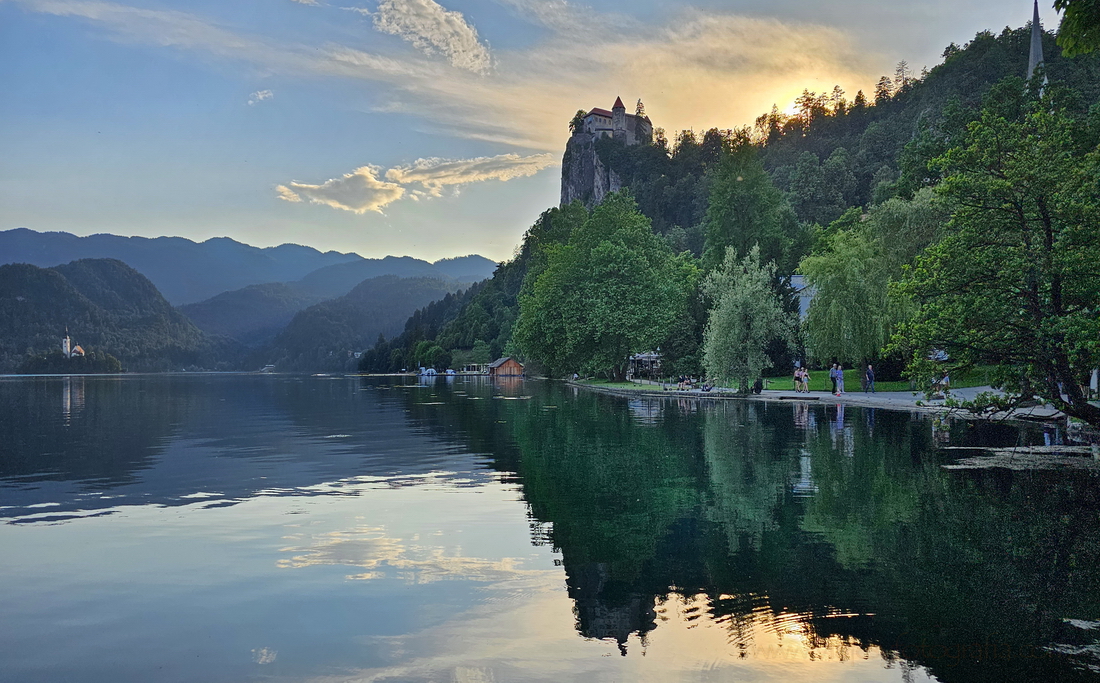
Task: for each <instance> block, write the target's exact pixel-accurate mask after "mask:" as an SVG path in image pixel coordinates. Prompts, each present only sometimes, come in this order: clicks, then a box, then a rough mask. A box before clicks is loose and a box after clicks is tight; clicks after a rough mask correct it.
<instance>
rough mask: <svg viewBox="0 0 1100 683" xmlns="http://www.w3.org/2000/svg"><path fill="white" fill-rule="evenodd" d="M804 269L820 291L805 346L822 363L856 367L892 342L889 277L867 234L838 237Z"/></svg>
mask: <svg viewBox="0 0 1100 683" xmlns="http://www.w3.org/2000/svg"><path fill="white" fill-rule="evenodd" d="M799 269H800V270H801V271H802V273H803V274H804V275H805V276H806V283H807V284H808V285H809V286H811V287H813V288H814V290H815V294H814V299H813V301H812V302H811V303H810V310H809V311H808V313H807V315H806V348H807V350H808V351H809V353H810V355H811V356H812V357H813V358H814V359H816V360H818V361H820V362H829V361H834V360H837V361H841V362H845V363H856V362H859V361H865V360H870V359H874V358H877V357H878V352H879V349H881V348H882V347H884V346H885V345H886V343H887V342H888V341H889V339H890V332H891V322H892V321H891V319H890V318H891V316H890V303H889V301H888V300H887V289H886V285H887V282H888V281H889V276H890V273H889V271H888V270H887V268H886V267H885V263H884V259H883V257H882V254H881V253H880V252H879V251H878V249H877V245H876V244H875V242H874V241H873V240H872V239H871V238H870V236H869V235H867V234H866V232H865V231H862V230H844V231H841V232H839V233H837V234H836V235H834V236H833V237H832V238H831V239H829V242H828V249H827V251H825V252H824V253H821V254H817V255H813V256H807V257H806V258H805V259H803V260H802V264H801V265H800V266H799Z"/></svg>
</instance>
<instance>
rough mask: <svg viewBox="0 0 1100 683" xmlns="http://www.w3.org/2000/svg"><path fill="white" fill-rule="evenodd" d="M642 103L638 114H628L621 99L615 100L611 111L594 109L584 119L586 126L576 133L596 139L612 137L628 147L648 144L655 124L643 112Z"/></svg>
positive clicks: (639, 104)
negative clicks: (585, 134) (593, 136)
mask: <svg viewBox="0 0 1100 683" xmlns="http://www.w3.org/2000/svg"><path fill="white" fill-rule="evenodd" d="M641 104H642V101H641V100H638V113H637V114H627V113H626V107H625V106H624V105H623V100H622V98H621V97H616V98H615V104H614V105H613V106H612V107H611V111H607V110H606V109H600V108H599V107H596V108H593V109H592V111H590V112H588V114H587V115H585V117H584V125H583V126H581V128H580V129H579V130H578V131H576V132H574V135H576V134H578V133H587V134H590V135H595V136H596V137H601V138H604V137H610V138H616V139H619V140H622V141H623V142H625V143H626V144H628V145H637V144H640V143H648V142H650V141H651V140H652V139H653V124H652V123H650V121H649V117H648V116H646V115H645V113H643V112H642V107H641Z"/></svg>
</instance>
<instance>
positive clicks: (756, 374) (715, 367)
mask: <svg viewBox="0 0 1100 683" xmlns="http://www.w3.org/2000/svg"><path fill="white" fill-rule="evenodd" d="M775 270H776V267H775V263H774V262H770V261H769V262H768V263H766V264H761V263H760V247H758V246H754V247H752V248H751V249H750V250H749V253H748V254H747V255H745V256H744V258H740V257H738V254H737V250H736V249H735V248H734V247H727V248H726V257H725V259H724V260H723V261H722V267H721V268H719V269H717V270H715V271H713V272H711V273H710V274H709V275H708V276H707V278H706V279H705V280H704V281H703V291H704V292H705V293H706V294H707V295H708V296H709V297H710V298H711V299H712V300H713V301H714V306H713V307H712V308H711V311H710V315H709V317H708V319H707V327H706V330H705V331H704V333H703V366H704V367H705V368H706V371H707V376H709V377H710V378H711V379H712V380H713V381H716V382H719V383H721V384H724V385H732V386H735V387H737V390H738V391H741V392H748V390H749V388H750V387H751V386H752V383H753V382H755V381H756V380H757V379H759V378H760V376H761V373H763V372H764V370H766V369H768V368H770V367H771V366H772V363H771V359H770V358H769V357H768V353H767V349H768V345H769V344H770V343H771V342H772V341H774V340H777V339H781V340H784V341H788V342H789V341H791V340H792V337H793V334H792V333H793V330H794V320H793V319H792V318H791V315H790V314H789V313H787V312H786V311H784V310H783V303H782V301H781V300H780V298H779V294H778V293H777V292H776V291H775V287H774V282H775Z"/></svg>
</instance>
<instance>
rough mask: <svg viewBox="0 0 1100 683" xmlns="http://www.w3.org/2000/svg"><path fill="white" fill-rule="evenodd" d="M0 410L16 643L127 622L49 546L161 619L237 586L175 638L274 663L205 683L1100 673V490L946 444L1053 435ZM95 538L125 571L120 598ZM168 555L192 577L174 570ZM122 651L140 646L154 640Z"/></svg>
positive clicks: (87, 393)
mask: <svg viewBox="0 0 1100 683" xmlns="http://www.w3.org/2000/svg"><path fill="white" fill-rule="evenodd" d="M0 409H3V410H4V413H3V414H5V415H8V416H11V417H10V419H0V444H4V446H3V448H4V450H3V451H2V455H0V520H6V521H8V522H9V523H11V524H9V525H8V526H7V527H5V528H4V529H13V528H15V527H14V526H13V525H19V531H20V532H22V535H13V534H14V532H10V531H8V532H6V533H7V535H6V536H5V538H8V539H13V540H17V541H20V543H23V544H24V545H20V548H22V549H23V551H24V552H23V553H21V554H20V553H17V554H15V556H13V555H9V556H8V558H7V559H5V560H4V561H3V562H5V563H7V564H4V563H0V578H4V579H5V580H6V582H7V585H10V586H14V587H15V588H16V592H17V593H18V594H20V595H26V596H27V598H26V605H24V603H23V602H20V603H19V604H20V605H21V606H20V607H19V610H11V611H8V612H5V613H4V614H5V615H6V617H5V618H6V619H7V624H8V625H7V626H3V627H0V636H5V634H7V635H8V636H11V637H16V636H15V635H13V634H17V633H24V632H25V633H32V634H33V633H38V632H39V630H40V631H41V633H43V634H50V633H53V630H51V628H50V627H47V626H41V628H40V629H39V630H35V624H36V623H38V622H36V621H35V618H33V617H31V616H28V615H34V614H36V612H35V610H45V609H47V607H46V606H37V607H36V606H34V604H35V600H34V599H32V598H34V596H37V595H41V593H38V592H36V591H49V595H51V596H54V597H51V598H50V600H53V601H58V603H57V606H56V614H65V613H73V614H76V615H77V617H76V618H77V620H78V621H79V619H94V617H93V616H92V615H94V614H97V613H112V614H113V613H114V612H113V610H123V609H124V608H123V607H120V606H119V605H126V604H129V603H128V602H127V600H131V598H126V599H123V598H121V597H119V595H122V593H120V594H119V595H113V596H111V599H104V600H100V601H99V602H96V601H95V600H94V599H91V598H89V597H88V595H87V594H86V592H85V591H89V590H92V589H91V588H89V587H88V586H85V587H84V588H82V589H81V590H80V591H77V590H76V589H75V588H71V587H70V588H65V587H66V586H70V585H71V583H72V582H74V581H76V579H66V580H56V581H55V580H51V581H46V580H45V579H41V578H37V577H35V576H34V572H35V571H37V570H38V568H39V567H40V566H41V565H40V563H37V562H36V561H35V557H34V555H33V553H34V552H39V550H40V548H39V546H37V545H36V544H35V543H33V542H31V541H32V540H33V539H40V538H41V539H45V538H56V539H68V540H69V542H67V543H63V544H58V545H57V546H56V548H58V549H61V548H64V549H66V552H72V553H77V555H75V556H74V557H73V558H72V559H71V561H72V562H74V563H76V566H81V567H84V568H85V569H84V570H82V571H87V572H89V574H90V575H93V576H98V579H97V580H98V581H99V582H107V583H109V582H110V581H112V580H120V581H121V580H122V579H115V578H114V577H115V575H116V574H118V575H121V576H122V577H124V579H125V581H123V583H125V584H126V585H127V590H133V589H132V588H131V585H133V584H136V585H138V586H143V587H144V588H143V591H148V593H145V592H142V593H141V594H140V595H138V594H135V595H134V597H133V598H132V600H134V601H137V602H140V600H141V599H143V597H144V599H151V598H149V596H152V595H157V596H158V598H157V599H158V600H159V599H162V598H160V597H159V595H160V594H159V593H157V592H156V591H157V589H156V585H157V581H156V580H154V579H153V578H152V577H155V576H159V575H161V574H164V573H167V575H168V578H166V579H165V581H166V582H168V583H172V581H180V580H181V579H182V577H190V576H197V577H199V580H200V582H201V581H206V582H210V583H211V584H215V583H217V582H218V581H226V579H225V578H224V577H227V576H228V577H234V581H236V583H234V582H233V581H228V582H227V583H226V584H225V587H224V589H221V590H219V591H213V590H212V589H211V592H210V593H209V594H203V595H200V596H199V597H197V598H195V597H186V598H184V597H180V598H179V599H178V600H177V601H176V602H169V603H168V604H165V605H163V606H162V607H163V610H162V611H163V612H164V613H166V614H176V613H177V612H187V610H188V609H195V611H196V612H203V617H202V619H204V620H210V618H211V615H213V618H214V619H215V620H221V621H223V622H225V623H229V622H233V621H234V620H244V621H245V622H247V628H246V627H244V626H242V627H240V628H239V630H240V631H241V632H245V633H253V632H255V633H257V634H262V635H263V637H260V635H256V636H255V637H254V638H252V640H249V641H248V642H244V641H243V640H241V642H237V640H240V638H239V637H238V638H234V637H230V636H224V640H225V641H226V642H227V643H228V642H233V643H234V648H236V649H235V650H234V651H235V652H239V654H240V661H239V662H238V663H236V664H232V665H226V666H225V668H223V669H219V671H222V673H221V674H219V675H218V676H211V675H210V674H211V670H210V669H204V668H202V667H201V666H200V665H199V664H196V665H194V666H198V667H200V668H197V669H187V668H181V669H180V671H186V672H187V673H188V674H189V675H180V676H177V678H180V679H188V678H189V679H192V680H195V679H211V678H221V679H223V680H240V679H241V678H246V677H248V676H249V675H253V674H249V673H248V671H249V670H246V669H242V668H239V667H242V666H252V667H260V669H257V671H259V670H261V669H262V671H264V672H268V673H265V674H263V675H265V676H267V675H273V674H271V672H275V671H279V672H281V673H280V674H279V675H280V676H281V677H284V678H295V679H300V678H305V677H309V676H313V675H319V674H321V673H324V672H331V671H332V670H334V669H336V670H340V671H347V672H351V673H349V674H348V676H347V677H351V678H354V677H363V678H371V677H373V678H374V679H375V680H399V679H400V680H437V679H451V680H464V679H465V680H562V679H574V678H580V679H598V678H600V677H601V676H605V677H610V678H620V679H622V678H627V679H631V680H634V679H642V678H646V677H654V678H655V679H659V680H681V679H694V678H697V677H698V676H700V675H703V674H702V673H701V672H705V671H708V670H710V669H714V670H716V671H717V670H720V671H722V673H721V674H716V675H724V676H727V677H728V676H732V675H738V676H744V677H749V678H753V677H755V678H760V679H771V680H796V679H800V678H801V679H804V680H822V679H827V678H830V677H832V678H834V679H837V680H843V679H844V678H845V677H847V676H849V675H850V676H857V675H858V677H860V678H861V679H865V680H875V681H879V680H923V679H936V680H940V681H957V682H960V683H961V682H964V681H966V682H970V681H1003V680H1013V681H1055V680H1057V681H1062V680H1065V681H1072V680H1091V679H1094V678H1095V677H1096V674H1095V671H1094V669H1093V668H1090V667H1097V666H1098V665H1100V658H1097V654H1096V653H1097V652H1098V651H1100V648H1098V645H1097V641H1098V640H1100V629H1096V628H1094V626H1095V625H1096V624H1097V623H1098V622H1100V569H1098V567H1100V524H1098V522H1100V485H1098V480H1097V479H1096V478H1095V477H1094V476H1093V475H1092V473H1091V472H1089V471H1087V470H1062V471H1020V472H1013V471H1008V470H1005V469H990V470H967V471H948V470H945V469H943V467H941V465H943V464H945V463H948V462H950V461H951V459H952V458H953V454H956V453H967V454H972V451H965V450H961V451H954V450H944V449H943V448H942V447H944V446H951V447H952V448H962V449H967V448H973V447H980V446H990V445H996V446H1015V445H1020V444H1036V445H1042V444H1046V443H1048V442H1049V443H1052V444H1058V443H1064V441H1065V440H1066V439H1067V436H1066V435H1065V434H1063V433H1062V432H1060V431H1059V430H1054V429H1047V430H1044V429H1042V428H1039V427H1036V428H1027V429H1018V428H1016V427H1013V426H1009V425H997V424H987V423H972V422H967V421H964V420H932V419H929V418H928V417H927V416H923V415H919V414H908V413H901V412H892V411H882V410H877V411H876V410H866V409H858V408H851V407H848V408H847V409H845V407H844V406H843V404H840V405H837V404H835V403H834V404H829V403H825V404H814V403H809V402H801V401H800V402H794V403H793V404H778V403H754V402H743V401H723V402H713V403H705V402H704V403H700V402H696V401H691V400H685V399H683V398H681V397H675V398H673V397H663V396H655V397H652V398H648V397H647V398H645V399H636V400H628V399H623V398H617V397H608V396H602V395H595V394H591V393H587V392H578V391H576V390H575V389H574V388H572V387H561V386H558V385H556V384H552V383H543V382H534V381H530V380H522V379H519V378H508V379H504V380H495V381H494V380H490V379H488V378H462V377H460V378H453V377H451V378H444V377H441V378H431V379H428V378H423V379H416V378H410V379H409V380H407V381H406V380H403V379H400V378H396V379H390V378H369V379H366V378H364V379H360V378H340V377H316V378H308V377H285V376H264V377H251V376H248V377H243V376H242V377H220V376H208V377H146V378H142V377H132V378H125V379H107V378H87V379H81V378H72V379H64V378H45V379H28V380H4V381H0ZM1082 457H1089V456H1088V455H1085V456H1082ZM95 515H99V516H100V517H96V518H94V519H88V518H89V517H92V516H95ZM104 515H106V516H107V517H104ZM142 519H148V520H150V521H148V522H147V523H144V525H142V524H139V523H137V522H135V520H142ZM189 520H195V521H193V522H191V521H189ZM66 521H67V522H68V524H58V523H62V522H66ZM47 523H49V524H58V526H47ZM47 530H52V531H47ZM67 530H72V531H71V533H70V532H69V531H67ZM89 533H91V534H93V535H92V536H88V534H89ZM95 534H98V535H95ZM77 537H81V538H92V539H99V541H100V542H101V543H103V544H104V545H103V547H104V548H110V549H112V550H113V551H114V552H115V553H117V554H118V555H119V556H120V557H123V558H126V559H125V561H122V560H119V561H116V562H105V563H103V564H102V565H101V569H100V574H98V575H97V574H95V571H94V570H93V569H87V568H88V567H94V566H95V565H96V562H97V561H101V560H94V559H88V558H89V557H92V558H94V557H96V553H97V552H98V551H97V550H96V547H97V546H96V544H95V542H93V541H86V542H84V543H85V544H84V545H80V544H73V543H72V542H71V541H72V539H73V538H77ZM119 544H122V545H121V546H119ZM41 547H53V546H49V545H48V544H42V545H41ZM36 548H39V550H36ZM178 548H187V549H189V551H188V552H187V553H182V552H181V551H180V550H179V549H178ZM158 549H159V550H158ZM130 551H132V552H130ZM50 552H54V551H52V550H51V551H50ZM50 552H46V553H44V555H43V557H51V555H50ZM57 552H61V551H60V550H58V551H57ZM79 553H87V556H84V555H80V554H79ZM162 555H163V556H171V557H172V559H173V563H174V566H162V565H156V564H153V565H150V564H149V563H155V561H156V559H157V558H158V557H160V556H162ZM223 558H224V559H223ZM66 561H68V560H66ZM20 562H26V563H27V564H26V565H25V567H24V565H22V564H19V563H20ZM53 562H55V563H60V562H61V560H58V559H57V557H54V558H53ZM47 566H48V565H47ZM65 566H67V565H65ZM18 567H23V569H21V570H19V571H17V570H16V569H15V568H18ZM21 572H22V573H21ZM173 572H174V573H173ZM89 580H90V579H89ZM188 580H189V579H188ZM147 584H148V585H147ZM244 585H247V586H250V588H249V589H248V591H253V592H255V593H256V594H257V597H256V600H255V602H248V601H247V598H245V597H242V596H245V595H248V594H249V592H248V591H245V592H243V593H242V586H244ZM120 590H121V589H120ZM161 590H163V589H161ZM67 591H69V592H67ZM299 596H305V597H299ZM37 599H38V600H41V598H37ZM21 600H22V598H21ZM50 600H47V601H46V602H47V603H49V604H52V603H50ZM112 600H113V601H112ZM137 602H136V603H135V604H137ZM85 603H88V604H85ZM350 604H354V605H356V606H357V609H358V610H359V612H354V611H349V609H348V605H350ZM89 605H91V607H89ZM92 607H94V609H92ZM200 608H201V609H200ZM131 609H133V610H139V609H140V608H139V607H136V606H134V607H132V608H131ZM20 610H22V611H20ZM81 610H88V611H87V612H82V611H81ZM96 610H98V612H97V611H96ZM2 611H3V608H2V607H0V612H2ZM119 613H120V614H123V615H126V614H127V613H125V612H119ZM195 618H196V619H198V617H195ZM253 622H256V623H253ZM303 622H308V623H310V624H312V625H313V626H311V627H310V628H311V629H312V630H311V631H310V635H309V636H308V637H307V636H306V635H304V633H305V631H304V630H303V629H304V627H303V626H302V623H303ZM156 623H157V624H160V625H161V627H163V628H165V629H166V632H167V633H170V634H171V637H173V638H186V637H187V635H186V633H187V631H186V629H184V631H183V632H180V631H179V630H178V629H174V628H173V627H171V626H167V625H164V624H163V623H162V622H156ZM187 623H190V622H187ZM196 623H197V622H196ZM28 624H29V625H28ZM117 628H118V629H120V630H118V631H117V632H116V631H111V630H110V629H104V630H103V634H104V636H103V637H110V636H111V635H112V634H114V636H113V637H114V638H115V641H112V642H113V643H114V644H115V646H117V645H118V642H125V641H126V639H127V637H128V636H127V634H129V637H131V638H132V637H133V632H132V631H123V630H121V629H122V627H121V626H118V627H117ZM5 629H7V630H5ZM131 629H132V630H134V629H137V627H131ZM54 630H56V629H54ZM140 630H141V631H142V632H146V631H148V632H149V633H154V632H156V629H153V628H141V629H140ZM18 637H20V638H23V639H24V641H25V642H27V643H29V644H28V645H27V647H26V648H25V649H26V651H27V652H32V651H33V649H34V647H39V648H41V650H42V651H43V652H44V651H46V645H47V643H50V644H51V645H50V647H52V640H51V637H47V636H46V635H43V636H42V641H41V642H38V641H34V642H31V641H28V640H27V639H28V638H30V636H27V635H20V636H18ZM56 637H60V638H63V639H65V642H66V643H70V645H71V646H72V647H74V648H78V649H79V648H82V647H84V646H81V645H78V644H76V643H79V639H80V634H79V633H75V632H70V631H67V630H63V633H62V635H60V636H56ZM148 637H149V638H152V640H149V641H146V646H147V647H149V648H151V651H157V652H160V651H164V649H165V648H166V647H167V645H166V641H167V638H168V636H167V635H166V636H164V638H165V640H164V641H160V640H156V637H154V636H152V635H150V636H148ZM192 637H193V636H192ZM24 641H21V642H24ZM116 641H118V642H116ZM204 642H205V641H204ZM212 642H214V643H215V645H211V646H210V647H215V648H216V647H221V645H220V644H217V643H219V639H214V640H213V641H212ZM303 643H308V645H309V647H305V646H304V645H303ZM87 648H89V649H88V651H87V652H86V653H85V654H86V656H90V657H93V658H94V657H96V655H95V651H96V650H95V648H93V647H92V644H91V643H89V644H88V645H87ZM585 648H594V649H585ZM80 651H81V652H85V651H84V650H80ZM307 651H308V652H309V653H310V654H306V652H307ZM218 652H220V650H219V651H210V652H208V653H207V656H209V658H210V659H209V661H210V662H217V661H220V660H219V659H218V656H220V655H218V654H217V653H218ZM502 652H507V653H508V654H507V656H505V655H502V654H501V653H502ZM601 654H611V655H614V656H613V657H612V660H614V662H618V663H617V664H616V663H611V662H610V661H608V660H602V659H601V658H600V655H601ZM643 655H644V657H643ZM180 661H182V660H180ZM203 661H206V660H203ZM233 661H235V662H236V661H237V660H233ZM780 664H782V665H781V666H780ZM176 665H177V666H179V667H183V666H184V665H183V664H179V663H178V662H177V663H176ZM208 665H209V664H208ZM188 666H190V665H188ZM834 666H835V667H849V668H840V669H826V668H821V667H834ZM234 667H237V668H234ZM284 667H285V668H284ZM295 667H297V668H295ZM708 667H709V668H708ZM815 667H816V668H815ZM18 670H19V671H21V672H24V673H25V672H27V671H30V672H33V667H32V666H31V665H30V664H26V665H25V667H24V668H21V669H18ZM102 670H103V671H106V670H105V669H102ZM856 672H858V674H857V673H856ZM49 673H51V674H52V675H44V676H40V678H43V679H48V678H51V677H52V678H59V677H61V676H59V675H58V671H57V670H50V671H49ZM107 673H110V672H107ZM253 673H254V674H255V675H260V674H258V673H255V672H253ZM712 673H715V672H712ZM479 676H480V677H481V679H479V678H477V677H479ZM463 677H465V678H463ZM24 678H26V677H24ZM33 678H34V676H31V677H29V678H27V679H33ZM90 678H94V677H90ZM101 678H103V679H105V680H107V679H110V680H122V679H126V678H128V676H126V675H121V676H110V675H107V674H106V673H105V674H104V675H103V676H102V677H101ZM129 678H132V679H134V680H139V679H140V678H141V677H140V676H137V675H134V676H129Z"/></svg>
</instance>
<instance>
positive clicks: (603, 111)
mask: <svg viewBox="0 0 1100 683" xmlns="http://www.w3.org/2000/svg"><path fill="white" fill-rule="evenodd" d="M593 114H596V115H598V116H606V117H607V118H611V112H609V111H607V110H606V109H600V108H599V107H597V108H595V109H593V110H592V111H590V112H588V115H589V116H591V115H593Z"/></svg>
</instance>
